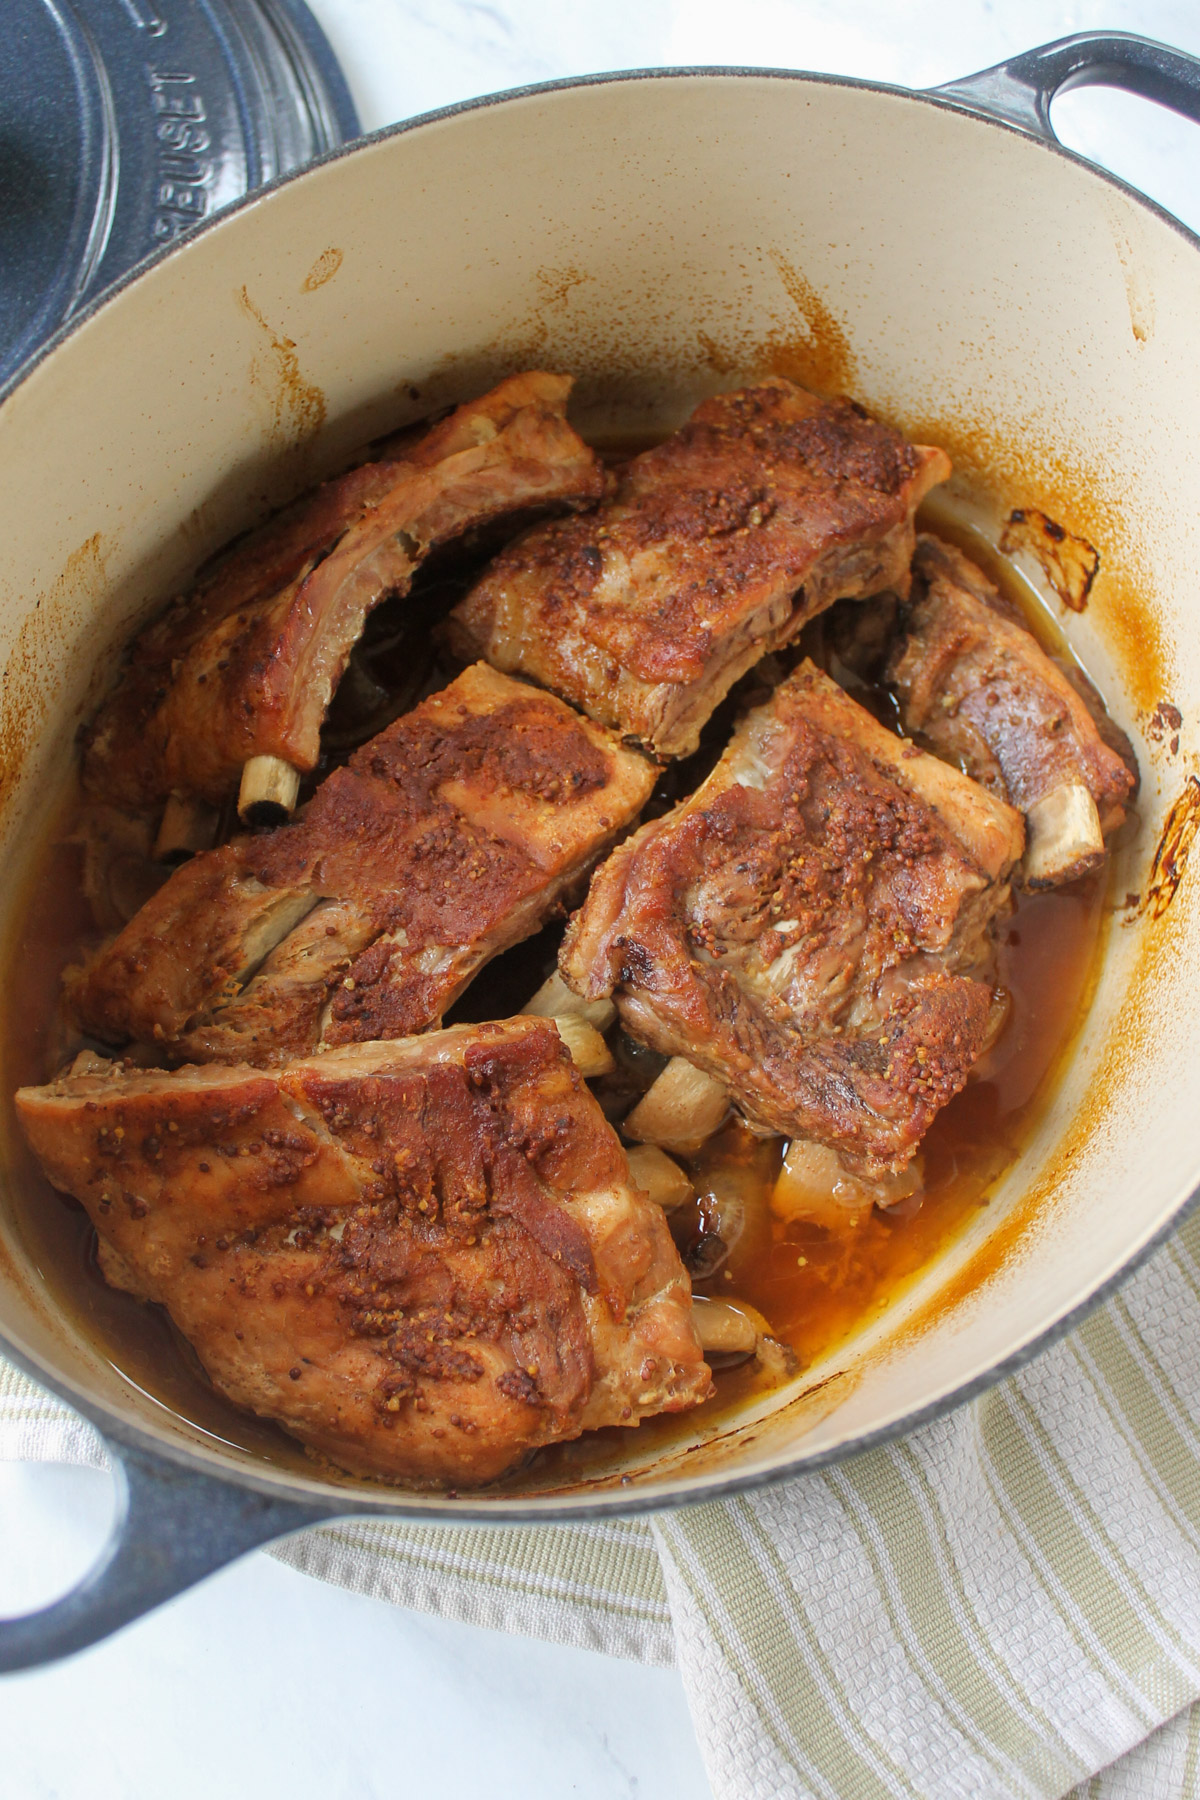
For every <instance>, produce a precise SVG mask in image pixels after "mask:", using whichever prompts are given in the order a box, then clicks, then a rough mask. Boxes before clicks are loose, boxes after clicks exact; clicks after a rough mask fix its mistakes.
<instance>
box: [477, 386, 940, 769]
mask: <svg viewBox="0 0 1200 1800" xmlns="http://www.w3.org/2000/svg"><path fill="white" fill-rule="evenodd" d="M949 468H950V466H949V463H948V461H947V459H946V458H945V456H944V455H943V453H942V452H941V451H939V450H928V449H923V448H922V447H920V446H916V445H912V444H908V443H906V442H905V440H904V439H903V438H902V437H901V436H900V434H899V433H898V432H896V431H893V430H891V428H890V427H888V426H884V425H880V424H878V423H877V422H876V421H874V420H873V419H871V418H870V417H869V416H868V415H867V413H866V412H864V410H863V409H862V408H861V407H860V406H857V405H856V404H855V403H853V402H852V401H849V400H821V399H819V398H818V397H817V396H816V395H814V394H810V393H808V392H807V391H806V390H805V389H804V388H801V387H798V386H796V384H795V383H793V382H789V381H785V380H783V379H777V380H773V381H769V382H765V383H763V384H762V385H760V386H758V387H754V388H747V389H743V390H741V391H740V392H738V393H733V394H723V395H719V396H718V397H717V398H715V399H711V400H707V401H705V402H704V404H703V405H702V406H700V407H699V408H698V409H697V411H696V412H695V414H694V415H693V417H692V418H691V420H690V421H689V422H688V423H687V424H686V425H685V426H684V427H683V428H682V430H680V431H678V432H676V434H675V435H674V437H672V438H670V439H668V440H667V442H666V443H664V444H661V445H659V446H657V447H656V448H655V449H653V450H649V451H647V452H646V453H645V454H644V455H642V456H638V457H636V458H634V460H633V461H632V462H630V463H628V464H627V465H626V466H625V467H624V468H623V469H622V470H621V471H620V472H619V476H618V481H617V487H616V491H615V493H614V494H613V495H612V496H611V497H610V498H609V499H608V500H607V501H606V502H605V503H604V505H603V506H601V508H600V509H599V511H598V512H595V513H593V514H592V515H590V516H589V517H586V518H575V519H567V520H559V521H555V522H553V523H551V524H549V525H545V526H539V527H536V528H535V529H534V530H533V531H531V532H530V533H528V534H526V535H525V536H524V537H523V538H521V539H519V540H518V541H517V543H515V544H513V545H511V546H510V547H509V549H508V550H507V551H505V552H504V553H503V554H502V555H501V556H500V557H499V558H498V559H497V560H496V562H495V563H494V564H493V565H492V567H491V569H490V570H489V571H488V573H487V574H486V575H485V576H484V578H483V580H482V581H481V582H480V583H479V584H478V585H477V587H476V588H475V589H474V590H473V592H472V593H471V594H469V595H468V596H467V598H466V599H465V600H464V601H463V602H462V603H461V604H460V606H459V607H457V608H456V610H455V612H454V614H453V615H452V618H451V621H450V633H451V639H452V642H453V643H454V645H455V647H456V648H457V650H458V651H459V653H460V654H462V655H464V656H468V655H471V656H474V655H480V654H482V655H485V656H487V658H488V659H489V661H491V662H493V663H494V664H495V665H496V666H497V667H498V668H503V669H508V670H520V671H522V672H524V673H525V674H528V675H530V676H532V677H533V678H534V679H535V680H537V681H540V682H542V683H543V684H544V685H546V686H547V687H550V688H553V689H554V690H555V691H556V692H558V693H561V694H563V695H565V696H566V698H568V699H570V700H573V701H574V702H575V703H576V704H577V705H580V706H582V707H584V709H585V710H586V711H588V712H590V713H591V715H592V717H593V718H596V719H599V720H600V721H602V722H603V723H604V724H607V725H611V726H613V727H615V728H616V729H618V730H620V731H622V732H623V733H625V734H627V735H629V736H632V737H634V738H636V739H637V740H638V741H640V742H643V743H646V744H648V745H650V746H651V747H653V749H654V750H655V752H656V753H659V754H670V755H680V754H684V753H686V752H687V751H688V750H690V749H693V748H694V747H695V742H696V738H697V736H698V734H699V731H700V728H701V726H702V725H703V723H704V721H705V720H706V719H707V718H708V716H709V714H710V713H711V711H712V709H713V707H714V706H716V704H717V702H718V701H719V700H720V699H721V698H722V696H723V695H724V694H725V693H726V692H727V691H728V689H729V687H730V686H731V685H732V683H733V681H734V680H736V678H737V677H738V676H739V675H740V674H742V673H743V672H744V671H745V670H746V669H747V668H749V667H750V666H751V665H752V664H753V663H754V662H755V661H757V660H758V658H759V657H760V656H762V655H763V654H764V653H765V652H766V651H767V650H769V649H772V648H774V647H776V646H778V645H780V644H782V643H784V642H786V641H787V640H788V639H789V638H790V637H792V636H793V635H794V634H795V633H796V632H797V631H798V630H799V628H800V626H801V625H802V624H803V623H804V621H805V620H806V619H808V618H810V617H812V615H813V614H814V613H816V612H819V611H820V610H821V609H822V608H823V607H825V606H828V605H829V604H830V603H831V602H832V601H834V600H835V599H838V598H839V597H842V596H846V595H855V596H860V597H861V596H864V595H867V594H872V593H876V592H879V591H880V590H882V589H884V588H887V587H898V588H901V589H903V588H905V586H906V583H907V574H908V564H909V560H910V558H911V555H912V548H913V541H914V534H913V522H912V521H913V513H914V511H915V508H916V506H917V504H918V502H919V501H920V499H921V498H922V496H923V495H924V494H925V493H926V492H927V491H928V489H929V488H930V487H931V486H932V485H933V484H934V483H935V482H936V481H940V480H944V479H945V477H946V476H947V475H948V474H949Z"/></svg>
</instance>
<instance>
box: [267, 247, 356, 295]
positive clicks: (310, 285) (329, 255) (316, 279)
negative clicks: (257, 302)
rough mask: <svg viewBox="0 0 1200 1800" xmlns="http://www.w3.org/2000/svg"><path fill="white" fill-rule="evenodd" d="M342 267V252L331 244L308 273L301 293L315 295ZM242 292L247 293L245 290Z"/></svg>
mask: <svg viewBox="0 0 1200 1800" xmlns="http://www.w3.org/2000/svg"><path fill="white" fill-rule="evenodd" d="M341 266H342V252H341V251H340V250H339V249H338V248H337V247H336V245H332V244H331V245H330V247H329V249H328V250H322V252H321V254H320V256H318V258H317V260H316V262H315V263H314V264H313V266H312V268H311V269H310V270H309V271H308V274H307V275H306V276H305V277H304V280H303V281H302V282H301V283H300V288H301V291H302V292H303V293H305V294H312V293H315V292H316V290H317V288H319V287H324V286H325V283H326V282H327V281H332V280H333V278H334V276H335V275H336V274H337V272H338V270H339V269H340V268H341ZM242 292H243V293H244V292H245V289H244V288H243V290H242Z"/></svg>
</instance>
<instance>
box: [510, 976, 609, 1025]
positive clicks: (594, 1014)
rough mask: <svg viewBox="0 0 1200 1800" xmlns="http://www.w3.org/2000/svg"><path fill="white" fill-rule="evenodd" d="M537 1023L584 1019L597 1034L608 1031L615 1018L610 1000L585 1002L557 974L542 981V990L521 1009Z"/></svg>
mask: <svg viewBox="0 0 1200 1800" xmlns="http://www.w3.org/2000/svg"><path fill="white" fill-rule="evenodd" d="M521 1011H522V1012H523V1013H532V1014H533V1015H534V1017H535V1018H538V1019H567V1018H578V1019H586V1020H587V1022H588V1024H589V1025H594V1026H595V1028H596V1030H597V1031H607V1030H608V1028H609V1026H610V1025H611V1024H612V1022H613V1020H614V1019H615V1018H616V1016H617V1009H616V1007H615V1005H614V1004H613V1002H612V1001H611V1000H584V999H583V998H582V996H581V995H579V994H573V993H572V992H571V989H570V988H569V987H568V986H567V984H566V982H565V981H564V980H563V978H562V976H561V975H560V974H559V972H558V970H557V969H555V971H554V973H553V975H551V976H549V977H548V978H547V980H545V981H543V983H542V985H541V987H540V988H539V989H538V991H537V993H536V994H534V995H533V996H532V998H531V999H530V1000H529V1001H527V1002H526V1004H525V1005H524V1006H523V1007H522V1008H521Z"/></svg>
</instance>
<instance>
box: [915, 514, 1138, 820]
mask: <svg viewBox="0 0 1200 1800" xmlns="http://www.w3.org/2000/svg"><path fill="white" fill-rule="evenodd" d="M913 568H914V577H915V582H914V590H913V596H912V600H911V602H910V605H909V607H908V609H907V635H906V636H905V638H904V640H903V642H902V643H901V644H900V645H898V646H897V648H896V650H895V651H894V652H893V655H892V659H891V664H890V667H889V671H888V673H889V679H890V681H891V683H892V685H893V687H894V688H895V690H896V694H897V697H898V699H899V701H900V706H901V711H902V713H903V717H904V722H905V727H906V729H907V730H909V731H912V732H914V733H919V734H920V735H921V737H922V738H923V739H925V740H926V741H927V742H928V743H929V744H930V745H931V746H932V747H933V748H934V749H935V750H936V751H937V752H938V753H939V754H940V755H942V756H945V757H947V758H951V759H953V760H954V761H955V762H957V763H958V764H959V765H960V766H961V767H962V768H964V769H966V771H967V772H968V773H969V774H970V775H971V776H972V777H973V778H974V779H975V780H976V781H979V782H981V783H982V784H983V785H984V786H985V787H987V788H988V789H989V790H990V791H991V792H993V793H995V794H999V795H1001V796H1002V797H1003V798H1005V799H1007V800H1011V802H1012V804H1013V805H1014V806H1016V807H1019V808H1020V809H1021V811H1022V812H1027V811H1028V810H1029V808H1030V807H1031V806H1032V805H1034V804H1035V803H1036V802H1037V801H1039V800H1041V799H1043V798H1044V797H1045V796H1046V795H1047V794H1050V793H1051V792H1053V791H1054V790H1055V789H1056V788H1060V787H1064V786H1068V785H1072V784H1079V785H1082V786H1084V787H1086V788H1087V789H1088V791H1089V792H1090V793H1091V796H1092V798H1093V800H1094V801H1095V802H1096V809H1097V812H1098V813H1099V816H1100V825H1101V829H1102V830H1103V831H1104V833H1105V834H1106V835H1107V834H1108V833H1110V832H1112V831H1113V830H1115V829H1116V827H1117V826H1118V825H1120V824H1121V822H1122V820H1123V819H1124V817H1125V805H1126V802H1127V801H1128V800H1129V799H1130V797H1131V795H1132V793H1133V791H1134V790H1135V788H1136V781H1137V765H1136V762H1134V760H1133V752H1132V749H1131V748H1130V747H1129V743H1128V739H1127V738H1125V736H1124V733H1119V735H1118V734H1117V733H1116V729H1115V728H1114V727H1112V725H1111V721H1109V722H1108V725H1109V729H1108V731H1107V732H1104V731H1102V730H1101V728H1100V721H1101V720H1103V719H1105V718H1106V715H1105V714H1104V710H1103V702H1102V701H1101V700H1100V697H1099V695H1098V694H1097V693H1096V691H1095V689H1094V688H1092V687H1091V684H1090V683H1087V684H1086V691H1085V688H1084V678H1082V677H1075V678H1072V676H1071V675H1070V674H1068V673H1067V672H1066V671H1065V670H1063V669H1061V668H1060V667H1059V666H1058V664H1057V663H1055V662H1054V661H1053V660H1052V659H1051V658H1050V656H1048V655H1047V653H1046V652H1045V651H1044V650H1043V649H1042V647H1041V645H1040V644H1039V643H1038V642H1037V640H1036V638H1035V637H1034V636H1033V634H1032V632H1030V631H1029V629H1028V628H1027V627H1026V625H1025V624H1024V623H1023V621H1022V620H1021V618H1020V616H1019V614H1018V613H1017V611H1016V609H1015V608H1014V607H1012V606H1011V605H1009V604H1008V603H1007V602H1006V601H1005V600H1004V599H1003V598H1002V597H1001V595H1000V594H999V593H998V592H997V590H996V589H995V588H994V587H993V586H992V584H991V582H989V581H988V579H987V577H986V576H985V575H984V574H983V572H982V570H980V569H979V568H977V567H976V566H975V564H974V563H972V562H971V561H970V560H969V558H967V557H966V556H964V555H963V554H962V552H961V551H959V550H956V549H955V548H954V547H953V546H952V545H949V544H945V543H943V542H941V540H940V539H938V538H935V537H932V536H929V535H922V537H921V538H920V540H919V542H918V546H917V554H916V560H915V562H914V566H913ZM1106 738H1108V739H1110V740H1111V743H1110V742H1107V741H1106Z"/></svg>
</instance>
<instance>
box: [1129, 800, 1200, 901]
mask: <svg viewBox="0 0 1200 1800" xmlns="http://www.w3.org/2000/svg"><path fill="white" fill-rule="evenodd" d="M1198 830H1200V777H1197V776H1195V775H1189V776H1188V778H1187V785H1186V786H1185V788H1184V790H1183V792H1182V794H1180V796H1179V798H1178V800H1176V802H1175V804H1174V806H1173V807H1172V808H1171V810H1170V812H1169V813H1168V814H1167V822H1166V824H1165V825H1164V826H1163V831H1162V836H1161V837H1160V838H1159V840H1158V847H1157V849H1156V850H1155V852H1154V861H1153V862H1152V863H1151V865H1150V880H1149V883H1148V884H1147V887H1146V898H1145V899H1144V900H1143V902H1142V912H1143V913H1147V914H1149V916H1150V918H1152V919H1161V918H1162V916H1163V914H1164V913H1165V912H1166V910H1167V908H1168V906H1170V904H1171V902H1172V900H1173V899H1174V898H1175V895H1176V893H1177V892H1178V890H1179V883H1180V882H1181V881H1182V880H1183V872H1184V870H1185V868H1186V867H1187V861H1188V857H1189V856H1190V854H1191V849H1192V844H1193V843H1194V842H1195V838H1196V833H1197V831H1198Z"/></svg>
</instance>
